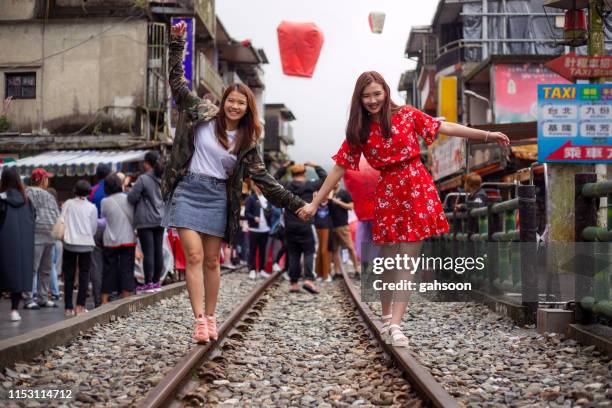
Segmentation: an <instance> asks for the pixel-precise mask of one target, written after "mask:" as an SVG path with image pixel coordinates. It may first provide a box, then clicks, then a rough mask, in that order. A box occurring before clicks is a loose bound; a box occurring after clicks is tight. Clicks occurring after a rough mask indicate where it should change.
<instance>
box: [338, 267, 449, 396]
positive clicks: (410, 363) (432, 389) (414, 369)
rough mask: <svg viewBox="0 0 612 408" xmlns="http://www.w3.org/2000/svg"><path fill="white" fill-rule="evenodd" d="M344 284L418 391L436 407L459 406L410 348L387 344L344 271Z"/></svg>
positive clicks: (383, 345)
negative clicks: (412, 353)
mask: <svg viewBox="0 0 612 408" xmlns="http://www.w3.org/2000/svg"><path fill="white" fill-rule="evenodd" d="M342 277H343V278H344V279H343V280H344V284H345V287H346V290H347V292H348V293H349V298H350V299H351V301H352V303H353V304H354V305H355V307H356V308H357V310H358V311H359V313H360V314H361V316H362V317H363V320H364V321H365V322H366V323H367V325H368V326H369V328H370V331H371V332H372V334H373V335H374V337H376V339H377V340H378V342H379V343H380V345H381V347H382V348H383V350H385V351H386V352H387V354H389V355H390V356H391V357H392V358H393V360H394V361H395V363H396V364H397V365H398V366H399V367H400V369H401V370H402V371H403V372H404V373H405V374H406V376H407V379H408V381H409V382H410V383H411V384H412V385H413V386H414V387H415V389H416V391H417V393H418V394H419V395H420V396H421V397H422V398H424V399H425V400H426V401H427V402H429V403H431V405H432V406H434V407H440V408H453V407H459V404H458V403H457V401H455V400H454V399H453V397H451V396H450V394H449V393H448V392H446V390H445V389H444V388H442V386H441V385H440V384H439V383H438V382H437V381H436V380H435V379H434V377H433V376H432V375H431V374H430V373H429V371H428V370H427V369H425V368H423V367H422V366H421V364H419V362H418V361H417V360H416V359H415V358H414V357H413V356H412V355H411V354H410V352H409V351H408V350H409V349H406V348H400V347H393V346H392V345H390V344H387V343H386V342H385V341H384V340H383V338H382V336H381V334H380V329H381V325H380V323H379V322H378V319H376V317H374V313H373V312H372V310H371V309H370V307H369V306H368V305H366V304H365V303H363V302H362V301H361V299H360V297H359V295H358V294H357V291H356V290H355V288H354V287H353V284H352V283H351V281H350V278H349V277H348V275H347V273H346V272H345V271H342Z"/></svg>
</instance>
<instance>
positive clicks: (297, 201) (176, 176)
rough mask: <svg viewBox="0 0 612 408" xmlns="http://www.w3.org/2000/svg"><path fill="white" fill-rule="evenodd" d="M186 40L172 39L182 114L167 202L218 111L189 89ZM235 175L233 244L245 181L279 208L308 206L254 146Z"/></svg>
mask: <svg viewBox="0 0 612 408" xmlns="http://www.w3.org/2000/svg"><path fill="white" fill-rule="evenodd" d="M184 48H185V39H184V38H179V37H175V36H172V37H171V41H170V56H169V60H168V65H169V70H170V74H169V77H170V78H169V81H170V88H171V90H172V97H173V98H174V101H175V103H176V106H177V108H178V111H179V119H178V123H177V126H176V133H175V136H174V143H173V146H172V153H171V154H170V160H169V161H168V163H167V165H166V168H165V171H164V176H163V181H162V186H161V188H162V196H163V198H164V200H165V201H167V200H170V199H171V198H172V193H173V192H174V189H175V188H176V185H177V184H178V182H179V181H180V179H181V177H182V176H183V175H185V173H186V172H187V170H188V168H189V162H190V160H191V157H192V156H193V152H194V149H195V148H194V136H195V132H194V129H195V127H196V126H197V125H199V124H200V123H203V122H207V121H210V120H213V119H214V118H215V117H216V115H217V112H218V110H219V109H218V108H217V107H216V106H215V105H214V104H213V103H211V102H209V101H208V100H206V99H202V98H199V97H198V96H196V95H195V94H194V93H192V92H191V91H190V90H189V88H188V87H187V81H186V80H185V77H184V72H183V49H184ZM237 156H238V157H237V160H236V167H235V169H234V173H233V174H232V176H231V177H230V178H229V179H228V182H227V206H228V211H227V227H226V230H225V240H226V241H227V242H232V240H233V238H234V236H235V234H236V232H237V231H238V227H239V221H240V198H241V195H242V181H243V179H244V178H245V177H251V179H252V180H253V182H255V184H257V186H258V187H259V188H260V189H261V191H262V192H263V194H264V196H265V197H266V198H267V199H268V200H269V201H270V202H271V203H272V204H274V205H275V206H277V207H282V208H287V209H288V210H289V211H291V212H295V211H297V210H298V209H299V208H301V207H302V206H304V205H305V204H306V203H305V202H304V201H303V200H302V199H301V198H299V197H297V196H296V195H294V194H292V193H291V192H289V191H287V190H286V189H285V188H283V187H282V186H281V185H280V184H279V183H278V182H277V181H276V180H275V179H274V177H272V176H271V175H270V174H269V173H268V172H267V170H266V167H265V165H264V163H263V161H262V159H261V156H260V154H259V152H258V150H257V145H255V144H253V145H252V146H249V147H248V148H245V149H242V150H240V151H239V152H238V155H237Z"/></svg>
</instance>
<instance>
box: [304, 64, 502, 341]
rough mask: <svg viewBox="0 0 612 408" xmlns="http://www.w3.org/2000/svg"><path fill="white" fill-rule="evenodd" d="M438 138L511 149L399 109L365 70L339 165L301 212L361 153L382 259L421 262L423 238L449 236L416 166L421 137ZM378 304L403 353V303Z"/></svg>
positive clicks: (386, 299) (498, 139)
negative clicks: (374, 179) (368, 171)
mask: <svg viewBox="0 0 612 408" xmlns="http://www.w3.org/2000/svg"><path fill="white" fill-rule="evenodd" d="M438 132H441V133H444V134H445V135H448V136H456V137H463V138H466V139H473V140H481V141H484V142H494V143H498V144H499V145H501V146H506V145H508V144H509V139H508V137H507V136H506V135H504V134H503V133H500V132H487V131H484V130H477V129H472V128H469V127H466V126H462V125H459V124H457V123H450V122H443V121H440V120H437V119H434V118H432V117H431V116H429V115H427V114H425V113H423V112H421V111H419V110H417V109H415V108H413V107H411V106H398V105H396V104H395V103H393V101H391V98H390V91H389V86H388V85H387V83H386V82H385V80H384V79H383V77H382V76H381V75H380V74H379V73H377V72H374V71H369V72H364V73H363V74H361V76H360V77H359V78H358V79H357V83H356V84H355V90H354V92H353V99H352V101H351V111H350V115H349V120H348V123H347V127H346V140H344V142H343V143H342V146H341V147H340V150H339V151H338V153H337V154H336V155H334V156H333V159H334V161H335V162H336V165H335V166H334V167H333V169H332V170H331V172H330V173H329V174H328V176H327V179H326V180H325V183H323V185H322V186H321V189H320V190H319V194H317V196H316V197H315V198H314V199H313V201H312V203H310V204H308V205H307V206H305V207H304V208H303V209H302V211H303V213H304V214H305V215H308V216H312V215H313V214H314V213H315V211H316V209H317V207H318V206H319V204H320V202H321V200H322V199H323V198H324V197H327V195H328V193H329V192H330V191H331V189H332V188H333V186H334V185H335V184H336V183H337V182H338V181H339V180H340V179H341V178H342V176H343V175H344V172H345V169H347V168H348V169H351V170H359V160H360V158H361V155H362V154H363V155H364V156H365V158H366V159H367V161H368V162H369V163H370V165H371V166H372V167H374V168H375V169H377V170H379V171H380V172H381V173H380V178H379V181H378V186H377V188H376V197H375V200H376V202H375V210H374V218H375V220H374V223H373V227H372V238H373V241H374V244H380V245H385V247H383V253H385V254H386V255H387V256H394V255H395V254H398V253H400V254H402V256H403V254H407V255H408V256H419V254H420V250H421V245H422V242H423V240H424V239H425V238H427V237H430V236H432V235H438V234H443V233H445V232H448V230H449V225H448V221H447V220H446V217H445V215H444V210H443V209H442V203H441V202H440V197H439V195H438V192H437V189H436V186H435V184H434V182H433V178H432V177H431V174H429V172H428V171H427V169H426V168H425V166H424V165H423V163H422V162H421V160H420V148H419V141H418V137H422V138H423V139H424V140H425V143H426V144H428V145H429V144H431V143H432V142H433V141H434V139H435V138H436V136H437V135H438ZM387 244H393V245H387ZM385 250H386V251H385ZM381 301H382V314H383V316H382V322H383V331H384V334H385V335H386V334H388V335H389V336H388V338H389V341H390V342H391V343H392V344H394V345H395V346H400V347H407V346H408V339H407V338H406V337H405V336H404V334H403V333H402V330H401V327H400V324H401V321H402V317H403V315H404V313H405V311H406V307H407V304H408V303H407V302H406V301H397V300H396V301H395V302H393V293H391V292H390V291H382V292H381Z"/></svg>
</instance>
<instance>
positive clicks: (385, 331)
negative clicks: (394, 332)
mask: <svg viewBox="0 0 612 408" xmlns="http://www.w3.org/2000/svg"><path fill="white" fill-rule="evenodd" d="M392 317H393V315H390V314H388V315H385V316H380V320H381V321H382V327H381V328H380V336H381V337H382V338H383V340H384V341H387V336H388V335H389V325H390V324H391V318H392Z"/></svg>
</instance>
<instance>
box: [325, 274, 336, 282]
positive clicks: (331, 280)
mask: <svg viewBox="0 0 612 408" xmlns="http://www.w3.org/2000/svg"><path fill="white" fill-rule="evenodd" d="M333 281H334V279H333V278H332V277H331V275H329V276H328V277H327V279H325V282H327V283H331V282H333Z"/></svg>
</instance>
